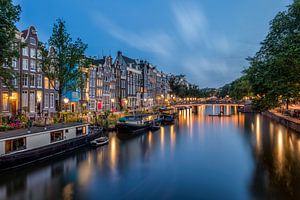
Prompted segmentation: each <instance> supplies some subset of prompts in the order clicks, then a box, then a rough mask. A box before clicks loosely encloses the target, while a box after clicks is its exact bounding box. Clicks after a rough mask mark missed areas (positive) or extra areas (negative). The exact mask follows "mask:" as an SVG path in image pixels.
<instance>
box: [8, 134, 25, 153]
mask: <svg viewBox="0 0 300 200" xmlns="http://www.w3.org/2000/svg"><path fill="white" fill-rule="evenodd" d="M24 149H26V138H25V137H24V138H18V139H14V140H6V141H5V153H6V154H7V153H11V152H14V151H20V150H24Z"/></svg>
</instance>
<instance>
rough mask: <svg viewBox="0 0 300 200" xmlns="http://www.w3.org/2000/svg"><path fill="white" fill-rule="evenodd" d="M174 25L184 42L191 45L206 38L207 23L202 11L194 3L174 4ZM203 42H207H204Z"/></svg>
mask: <svg viewBox="0 0 300 200" xmlns="http://www.w3.org/2000/svg"><path fill="white" fill-rule="evenodd" d="M172 11H173V14H174V16H175V17H174V19H175V21H174V23H175V26H176V27H177V29H178V31H179V32H180V34H181V37H182V39H183V40H185V41H186V42H187V43H189V44H193V43H194V42H195V41H196V42H200V40H199V39H204V38H206V37H207V36H206V29H207V21H206V17H205V15H204V14H203V12H202V11H201V9H200V8H199V7H198V6H197V5H196V4H194V3H187V2H184V3H178V2H177V3H174V4H173V5H172ZM202 42H205V40H203V41H202Z"/></svg>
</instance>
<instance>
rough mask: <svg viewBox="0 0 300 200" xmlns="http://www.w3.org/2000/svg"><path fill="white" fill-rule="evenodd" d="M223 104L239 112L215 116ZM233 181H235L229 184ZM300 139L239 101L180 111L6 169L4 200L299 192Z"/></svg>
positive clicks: (1, 188) (0, 192)
mask: <svg viewBox="0 0 300 200" xmlns="http://www.w3.org/2000/svg"><path fill="white" fill-rule="evenodd" d="M221 109H224V111H225V113H226V114H233V115H232V117H211V116H208V114H212V113H214V114H217V113H219V112H220V110H221ZM228 183H230V184H228ZM298 188H300V139H299V135H298V134H296V133H294V132H291V131H290V130H288V129H286V128H285V127H283V126H282V125H279V124H277V123H275V122H273V121H270V120H269V119H268V118H265V117H263V116H261V115H257V114H241V113H237V107H236V106H228V105H226V106H224V107H223V108H220V107H219V106H216V105H214V106H210V105H207V106H203V105H202V106H199V107H197V108H195V107H193V108H191V109H189V110H184V111H180V112H179V119H178V122H177V123H176V124H175V125H170V126H165V127H161V129H160V131H157V132H149V133H146V134H144V135H140V136H138V137H135V138H132V139H129V140H121V139H119V138H118V136H117V134H116V133H111V134H110V143H109V145H108V146H104V147H101V148H98V149H88V148H86V149H82V150H80V151H78V152H76V153H73V154H71V155H67V156H65V157H64V158H60V159H56V160H52V161H48V162H45V163H41V164H36V165H34V166H28V167H24V168H22V169H19V170H17V171H13V172H11V173H5V174H3V175H2V176H1V179H0V199H44V198H46V199H73V198H76V199H99V198H102V199H112V198H113V199H116V198H124V199H132V198H134V199H140V198H142V199H153V198H159V199H162V198H163V199H166V198H167V199H169V198H192V197H196V198H197V197H198V198H199V197H202V198H203V197H205V198H208V199H221V198H223V197H224V196H226V197H227V198H229V199H256V198H258V199H259V198H268V199H272V198H280V199H287V198H294V199H297V198H298V199H299V198H300V191H299V190H298Z"/></svg>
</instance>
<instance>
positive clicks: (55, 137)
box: [50, 131, 64, 143]
mask: <svg viewBox="0 0 300 200" xmlns="http://www.w3.org/2000/svg"><path fill="white" fill-rule="evenodd" d="M50 137H51V143H52V142H57V141H60V140H63V139H64V134H63V131H55V132H51V133H50Z"/></svg>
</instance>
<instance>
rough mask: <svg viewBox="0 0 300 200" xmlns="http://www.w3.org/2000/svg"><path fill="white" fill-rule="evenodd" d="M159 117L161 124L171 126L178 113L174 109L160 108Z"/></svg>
mask: <svg viewBox="0 0 300 200" xmlns="http://www.w3.org/2000/svg"><path fill="white" fill-rule="evenodd" d="M159 112H160V117H161V118H162V124H165V125H166V124H172V123H174V122H175V119H176V118H177V117H178V112H176V110H175V109H174V108H160V109H159Z"/></svg>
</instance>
